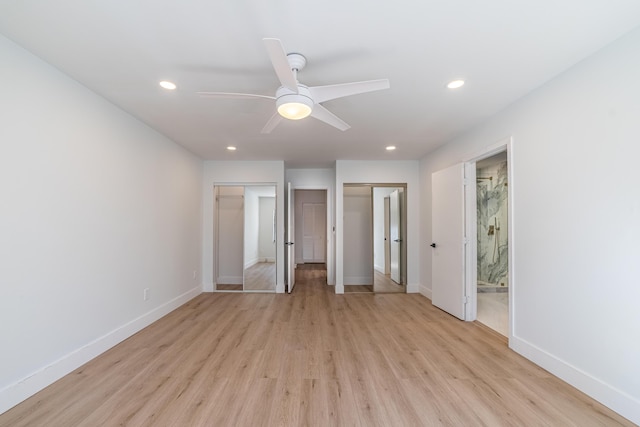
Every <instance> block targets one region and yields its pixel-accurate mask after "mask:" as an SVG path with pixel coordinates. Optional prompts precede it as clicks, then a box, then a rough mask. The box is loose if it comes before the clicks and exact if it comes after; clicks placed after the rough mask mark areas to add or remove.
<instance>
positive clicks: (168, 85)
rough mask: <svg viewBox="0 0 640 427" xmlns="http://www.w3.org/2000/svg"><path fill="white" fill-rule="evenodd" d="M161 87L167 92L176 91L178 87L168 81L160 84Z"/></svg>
mask: <svg viewBox="0 0 640 427" xmlns="http://www.w3.org/2000/svg"><path fill="white" fill-rule="evenodd" d="M160 87H161V88H163V89H167V90H174V89H175V88H176V87H177V86H176V84H175V83H172V82H170V81H167V80H163V81H161V82H160Z"/></svg>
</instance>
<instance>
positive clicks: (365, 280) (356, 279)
mask: <svg viewBox="0 0 640 427" xmlns="http://www.w3.org/2000/svg"><path fill="white" fill-rule="evenodd" d="M343 281H344V284H345V285H372V284H373V276H345V277H344V280H343Z"/></svg>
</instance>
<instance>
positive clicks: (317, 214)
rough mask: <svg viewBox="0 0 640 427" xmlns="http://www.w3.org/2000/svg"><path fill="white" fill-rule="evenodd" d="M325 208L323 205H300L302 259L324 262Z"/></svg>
mask: <svg viewBox="0 0 640 427" xmlns="http://www.w3.org/2000/svg"><path fill="white" fill-rule="evenodd" d="M325 216H326V206H325V204H324V203H303V204H302V259H303V261H304V262H324V261H325V241H326V237H325V234H326V223H325Z"/></svg>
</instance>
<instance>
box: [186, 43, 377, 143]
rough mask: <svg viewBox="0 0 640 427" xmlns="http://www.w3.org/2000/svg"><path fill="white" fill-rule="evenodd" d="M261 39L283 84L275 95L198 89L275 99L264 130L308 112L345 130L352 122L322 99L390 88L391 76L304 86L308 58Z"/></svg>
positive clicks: (225, 95) (214, 94) (215, 94)
mask: <svg viewBox="0 0 640 427" xmlns="http://www.w3.org/2000/svg"><path fill="white" fill-rule="evenodd" d="M262 40H263V41H264V43H265V46H266V47H267V52H268V54H269V57H270V58H271V63H272V64H273V68H274V69H275V71H276V74H277V76H278V79H279V80H280V84H281V85H282V86H280V87H279V88H278V89H277V90H276V94H275V96H266V95H256V94H251V93H226V92H198V94H199V95H200V96H202V97H207V98H236V99H238V98H241V99H270V100H275V101H276V109H277V111H276V113H275V114H274V115H273V116H272V117H271V119H269V121H268V122H267V124H266V125H265V126H264V127H263V128H262V131H261V133H263V134H267V133H271V131H272V130H273V129H275V127H276V126H277V125H278V124H279V123H280V122H281V121H282V119H283V118H286V119H290V120H299V119H303V118H305V117H307V116H309V115H310V116H311V117H314V118H316V119H318V120H320V121H323V122H325V123H327V124H329V125H331V126H333V127H335V128H337V129H340V130H342V131H345V130H347V129H349V128H350V127H351V126H349V125H348V124H347V123H345V122H344V121H342V120H341V119H340V118H338V117H337V116H336V115H334V114H333V113H332V112H330V111H329V110H327V109H326V108H325V107H323V106H322V105H321V102H325V101H330V100H332V99H336V98H343V97H345V96H350V95H357V94H359V93H366V92H373V91H376V90H382V89H388V88H389V80H388V79H380V80H368V81H363V82H353V83H343V84H335V85H327V86H305V85H303V84H301V83H300V82H298V72H299V71H300V70H302V69H303V68H304V66H305V65H306V64H307V60H306V58H305V57H304V56H303V55H301V54H299V53H289V54H287V53H286V52H285V50H284V47H283V46H282V42H281V41H280V40H279V39H273V38H265V39H262Z"/></svg>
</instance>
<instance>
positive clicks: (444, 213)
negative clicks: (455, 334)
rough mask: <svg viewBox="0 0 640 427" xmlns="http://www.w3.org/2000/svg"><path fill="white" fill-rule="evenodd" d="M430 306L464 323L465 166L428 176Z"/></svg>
mask: <svg viewBox="0 0 640 427" xmlns="http://www.w3.org/2000/svg"><path fill="white" fill-rule="evenodd" d="M431 210H432V218H431V229H432V236H433V241H432V244H431V246H432V248H433V249H432V257H431V265H432V281H431V286H432V289H431V292H432V295H431V301H432V303H433V305H435V306H436V307H439V308H441V309H442V310H444V311H446V312H447V313H450V314H452V315H454V316H456V317H457V318H459V319H462V320H465V303H466V297H465V280H464V278H465V244H464V237H465V235H464V230H465V223H464V165H463V164H462V163H460V164H457V165H454V166H451V167H449V168H447V169H444V170H441V171H438V172H434V173H433V175H431Z"/></svg>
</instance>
